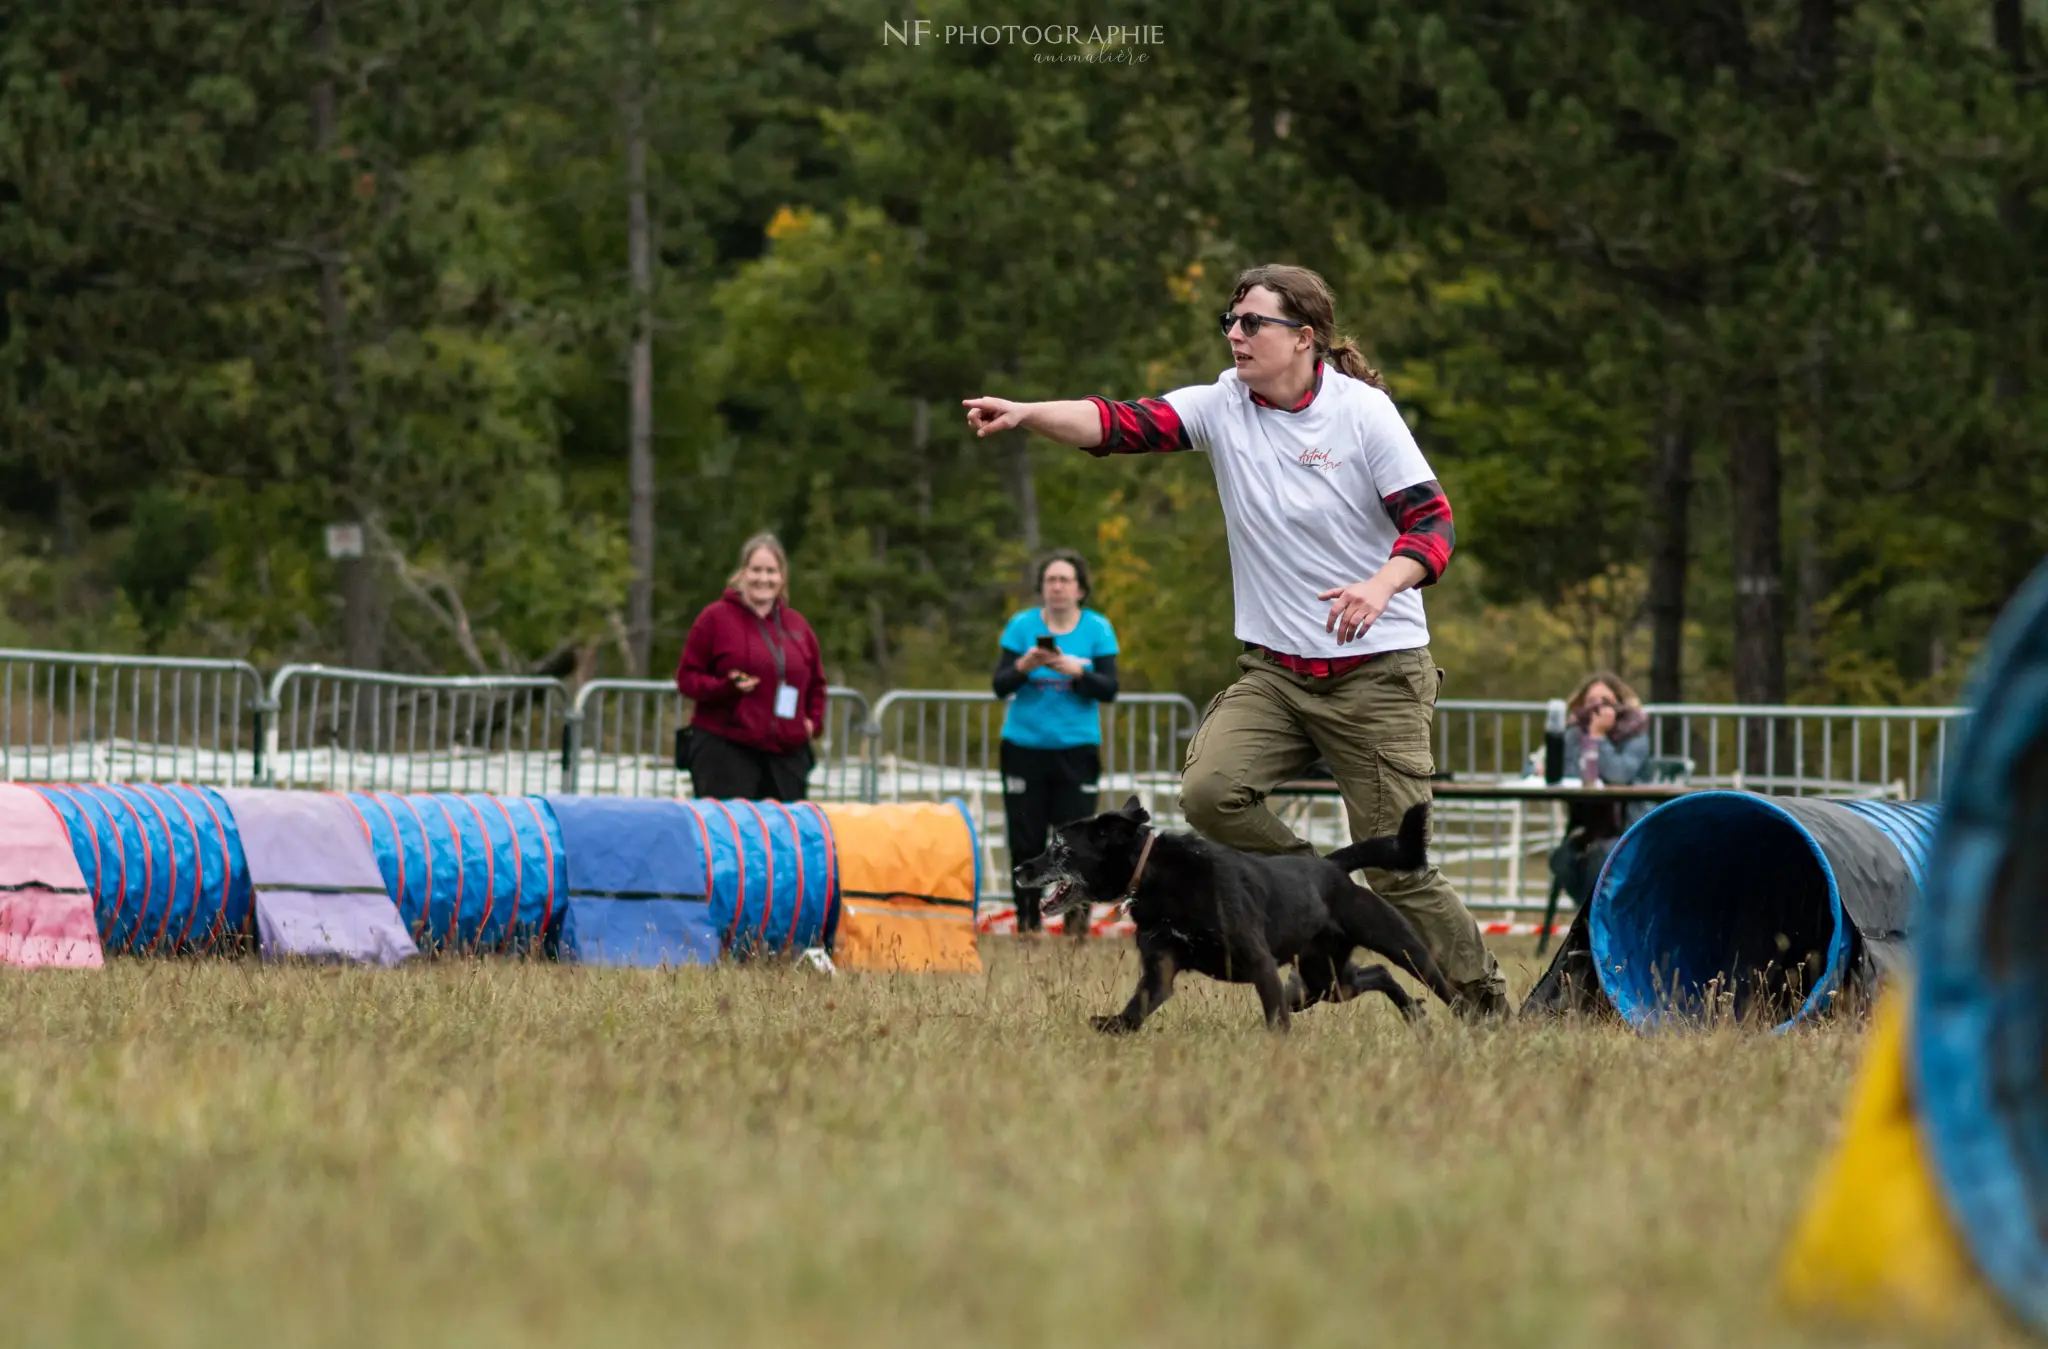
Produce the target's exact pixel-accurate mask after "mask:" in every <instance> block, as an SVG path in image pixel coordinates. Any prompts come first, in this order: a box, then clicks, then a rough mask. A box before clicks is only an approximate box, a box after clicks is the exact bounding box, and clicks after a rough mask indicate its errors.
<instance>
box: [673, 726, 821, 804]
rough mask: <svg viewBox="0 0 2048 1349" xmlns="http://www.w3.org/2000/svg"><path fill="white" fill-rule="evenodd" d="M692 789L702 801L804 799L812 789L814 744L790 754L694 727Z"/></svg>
mask: <svg viewBox="0 0 2048 1349" xmlns="http://www.w3.org/2000/svg"><path fill="white" fill-rule="evenodd" d="M687 753H688V754H689V756H690V792H691V794H692V795H693V796H695V797H696V798H697V799H698V800H700V801H801V800H803V799H804V796H805V793H806V792H807V791H808V789H809V783H808V782H807V781H806V778H807V777H808V775H809V773H810V771H811V748H810V746H809V745H805V746H804V747H803V748H801V749H794V750H791V751H789V752H788V753H787V754H770V753H769V752H768V751H767V750H761V749H754V748H752V747H751V746H748V745H742V744H741V743H740V742H739V741H737V740H728V739H726V738H725V737H724V736H722V735H712V734H711V733H710V732H708V731H702V730H692V731H691V732H690V741H689V746H688V749H687Z"/></svg>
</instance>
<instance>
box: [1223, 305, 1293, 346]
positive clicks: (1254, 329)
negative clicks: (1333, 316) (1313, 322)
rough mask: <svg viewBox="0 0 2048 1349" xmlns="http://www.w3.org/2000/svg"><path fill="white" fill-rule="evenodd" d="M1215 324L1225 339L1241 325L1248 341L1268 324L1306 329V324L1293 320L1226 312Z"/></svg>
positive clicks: (1267, 315)
mask: <svg viewBox="0 0 2048 1349" xmlns="http://www.w3.org/2000/svg"><path fill="white" fill-rule="evenodd" d="M1217 322H1218V325H1219V326H1220V327H1221V328H1222V329H1223V335H1224V336H1225V337H1228V336H1230V330H1231V328H1232V327H1234V326H1235V325H1237V324H1240V323H1242V324H1243V325H1244V335H1245V337H1246V338H1248V339H1249V338H1253V337H1257V336H1258V335H1259V329H1261V328H1263V327H1265V326H1266V325H1267V324H1269V323H1277V324H1278V325H1280V326H1281V327H1282V328H1306V327H1308V325H1307V324H1306V323H1301V322H1297V321H1296V320H1294V319H1276V318H1274V317H1273V316H1272V315H1270V314H1232V313H1230V312H1228V311H1227V310H1226V311H1225V312H1224V313H1222V314H1219V315H1217Z"/></svg>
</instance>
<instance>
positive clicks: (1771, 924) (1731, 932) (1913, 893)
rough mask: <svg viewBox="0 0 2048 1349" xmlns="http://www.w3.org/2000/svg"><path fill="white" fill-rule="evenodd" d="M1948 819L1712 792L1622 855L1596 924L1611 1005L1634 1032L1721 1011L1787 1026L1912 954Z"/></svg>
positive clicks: (1629, 841) (1633, 832)
mask: <svg viewBox="0 0 2048 1349" xmlns="http://www.w3.org/2000/svg"><path fill="white" fill-rule="evenodd" d="M1938 819H1939V812H1938V809H1937V808H1936V807H1935V806H1933V805H1932V804H1929V803H1926V802H1919V801H1833V800H1818V799H1811V798H1799V797H1776V798H1773V797H1765V796H1757V795H1753V794H1750V793H1747V792H1696V793H1694V794H1692V795H1689V796H1684V797H1681V798H1679V799H1678V800H1675V801H1672V802H1670V803H1668V804H1666V805H1664V806H1661V807H1659V808H1658V809H1656V810H1653V811H1651V812H1650V813H1649V814H1648V815H1645V816H1644V817H1643V818H1642V819H1640V820H1638V821H1637V822H1636V823H1635V825H1634V827H1633V828H1631V829H1630V830H1629V831H1628V832H1627V833H1626V834H1624V835H1623V836H1622V838H1621V840H1620V841H1619V842H1618V843H1616V844H1615V847H1614V851H1613V853H1612V854H1611V855H1610V856H1609V857H1608V860H1607V864H1606V866H1605V867H1604V868H1603V869H1602V871H1601V873H1600V878H1599V880H1598V882H1597V883H1596V884H1595V886H1594V891H1593V902H1592V904H1591V905H1590V906H1589V911H1588V914H1587V926H1588V932H1589V936H1590V939H1591V945H1592V955H1593V960H1594V962H1595V968H1596V969H1597V971H1598V975H1599V981H1600V987H1601V990H1602V991H1603V992H1604V993H1605V994H1606V996H1607V1000H1608V1001H1609V1002H1610V1003H1611V1004H1612V1005H1613V1007H1614V1010H1615V1011H1616V1012H1618V1013H1619V1014H1620V1015H1621V1016H1622V1018H1623V1019H1624V1020H1626V1021H1628V1022H1629V1023H1631V1024H1632V1025H1636V1026H1651V1025H1657V1024H1660V1023H1663V1022H1666V1021H1669V1020H1672V1019H1674V1018H1678V1019H1693V1018H1698V1017H1700V1016H1703V1015H1705V1014H1706V1013H1708V1012H1709V1011H1710V1010H1713V1009H1716V1008H1718V1009H1720V1010H1724V1011H1728V1012H1732V1013H1733V1014H1734V1015H1735V1016H1736V1017H1737V1018H1742V1019H1764V1020H1768V1021H1769V1022H1770V1023H1771V1024H1773V1025H1778V1026H1784V1025H1790V1024H1792V1023H1794V1022H1798V1021H1801V1020H1805V1019H1808V1018H1811V1017H1815V1016H1818V1015H1820V1014H1822V1013H1824V1012H1827V1011H1829V1010H1831V1009H1832V1008H1834V1007H1835V1006H1836V1005H1837V1004H1838V1002H1839V1001H1840V999H1842V998H1843V996H1844V995H1845V994H1855V993H1859V992H1862V991H1865V990H1867V989H1868V988H1869V987H1870V986H1871V985H1872V984H1874V983H1875V981H1876V979H1877V978H1879V977H1880V976H1882V975H1883V974H1884V973H1886V972H1887V971H1888V970H1889V969H1890V968H1891V967H1892V966H1893V965H1895V964H1896V963H1897V962H1898V960H1899V958H1900V956H1901V955H1902V954H1903V951H1902V946H1901V944H1902V942H1903V941H1904V939H1905V936H1906V931H1907V924H1908V921H1909V919H1910V916H1911V913H1912V910H1913V906H1914V904H1915V903H1916V901H1917V899H1918V897H1919V893H1920V887H1921V884H1922V882H1923V881H1924V879H1925V877H1926V874H1927V865H1928V858H1929V854H1930V851H1931V849H1932V845H1933V838H1934V832H1935V827H1936V823H1937V821H1938Z"/></svg>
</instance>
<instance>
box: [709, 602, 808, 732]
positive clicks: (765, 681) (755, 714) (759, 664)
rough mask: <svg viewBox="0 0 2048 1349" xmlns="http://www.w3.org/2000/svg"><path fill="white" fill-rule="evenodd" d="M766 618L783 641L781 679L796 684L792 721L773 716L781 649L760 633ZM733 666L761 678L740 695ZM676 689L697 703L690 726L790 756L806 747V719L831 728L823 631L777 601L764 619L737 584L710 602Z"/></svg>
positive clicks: (773, 633) (774, 632)
mask: <svg viewBox="0 0 2048 1349" xmlns="http://www.w3.org/2000/svg"><path fill="white" fill-rule="evenodd" d="M778 621H779V622H780V624H781V626H780V628H778V627H777V623H778ZM764 624H765V625H766V626H767V631H768V634H772V635H773V636H774V638H775V640H776V641H778V642H780V643H781V645H782V660H783V676H782V677H783V678H784V679H785V680H786V681H787V682H789V683H791V684H794V685H795V686H796V691H797V698H796V706H797V712H796V715H795V716H793V717H789V718H787V719H785V718H781V717H778V716H776V715H775V653H774V652H773V651H772V650H771V649H770V648H769V646H768V636H767V635H764V634H763V632H762V626H763V625H764ZM729 670H741V671H744V672H746V673H747V674H750V675H752V676H754V678H756V679H758V680H760V681H761V682H760V683H758V684H756V685H755V686H754V691H753V692H752V693H749V694H745V695H742V694H741V693H740V691H739V690H738V689H737V688H735V687H734V686H733V683H732V681H731V680H730V679H728V678H727V677H726V672H727V671H729ZM676 688H678V689H679V690H681V691H682V695H683V696H684V697H685V698H688V699H689V700H690V701H691V702H692V703H694V704H695V707H694V708H693V709H692V710H691V713H690V724H691V725H692V726H695V727H698V728H699V729H702V730H706V731H709V732H710V733H711V734H713V735H722V736H724V737H726V738H727V739H728V740H736V741H738V742H739V743H740V744H742V745H746V746H748V747H749V748H752V749H758V750H763V751H765V752H767V753H769V754H787V753H789V752H790V751H791V750H795V749H800V748H802V746H803V743H804V740H805V736H804V718H805V717H809V718H810V719H811V726H812V728H813V730H814V731H815V732H816V733H817V734H819V735H823V734H824V732H825V661H824V658H823V657H822V656H820V655H819V654H818V634H816V633H815V632H812V631H811V625H810V624H808V623H806V622H804V618H803V615H802V614H799V613H797V612H796V611H795V610H794V609H791V608H790V607H789V606H788V605H786V604H783V603H781V602H779V601H778V602H777V603H776V606H775V609H774V612H772V613H770V614H769V615H768V617H767V618H765V619H764V618H757V617H756V616H755V614H754V611H753V610H752V609H749V608H748V607H747V605H746V601H745V600H742V599H741V598H740V592H739V591H737V590H728V591H726V592H725V594H724V595H723V596H722V597H720V598H718V599H716V600H713V601H712V602H711V603H709V604H707V605H705V606H704V611H703V612H702V613H700V614H698V615H697V621H696V622H694V623H692V624H691V625H690V635H689V637H688V638H687V639H686V640H685V641H684V642H683V658H682V660H681V662H679V663H678V664H677V666H676Z"/></svg>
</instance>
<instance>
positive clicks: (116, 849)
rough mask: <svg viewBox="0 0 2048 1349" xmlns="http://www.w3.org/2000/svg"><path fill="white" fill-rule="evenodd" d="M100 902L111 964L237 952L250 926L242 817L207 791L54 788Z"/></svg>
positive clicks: (148, 786) (48, 792)
mask: <svg viewBox="0 0 2048 1349" xmlns="http://www.w3.org/2000/svg"><path fill="white" fill-rule="evenodd" d="M33 790H35V791H36V792H39V793H40V794H41V795H42V797H43V799H44V800H46V801H48V802H49V803H50V804H51V806H53V807H54V808H55V809H56V811H57V816H58V818H59V819H61V820H62V821H63V822H64V831H65V833H66V834H67V835H68V836H69V837H70V839H71V852H72V855H73V856H74V857H76V858H77V859H78V869H79V871H80V873H81V874H83V875H84V877H85V883H86V886H87V888H88V889H90V890H91V892H92V896H93V909H94V913H95V916H96V917H97V919H98V922H99V929H100V944H101V946H102V947H103V948H104V949H105V950H106V952H107V954H109V955H113V954H115V953H117V952H119V953H123V954H130V955H151V954H162V955H169V954H174V953H184V952H211V951H226V950H229V949H232V948H233V947H234V946H235V945H236V943H237V942H238V941H239V939H240V938H241V937H242V935H243V933H244V929H245V928H246V927H247V926H248V924H249V915H250V896H251V887H250V883H249V864H248V861H247V859H246V858H245V857H244V856H243V854H242V836H241V833H240V831H239V830H237V829H236V827H235V815H234V812H233V811H232V810H229V809H228V806H227V803H226V802H225V801H223V800H222V799H221V798H220V796H219V795H218V794H217V793H215V792H213V791H211V790H209V789H207V788H204V787H186V786H175V785H174V786H162V785H158V784H155V783H144V784H138V785H132V786H130V785H119V786H115V785H105V784H98V783H51V784H42V785H37V786H35V787H34V788H33Z"/></svg>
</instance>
